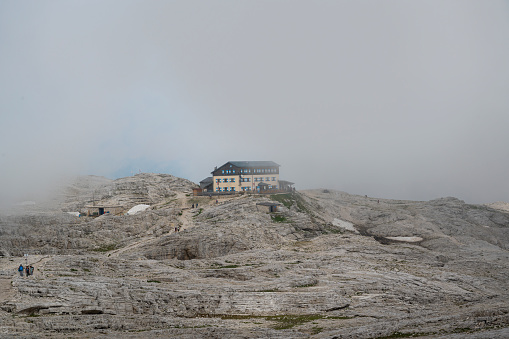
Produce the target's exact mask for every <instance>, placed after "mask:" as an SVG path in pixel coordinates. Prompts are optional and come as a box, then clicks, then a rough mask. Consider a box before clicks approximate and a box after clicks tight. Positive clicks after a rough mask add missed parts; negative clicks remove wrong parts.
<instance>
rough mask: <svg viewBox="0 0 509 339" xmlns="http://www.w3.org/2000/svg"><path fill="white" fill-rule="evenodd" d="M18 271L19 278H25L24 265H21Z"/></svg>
mask: <svg viewBox="0 0 509 339" xmlns="http://www.w3.org/2000/svg"><path fill="white" fill-rule="evenodd" d="M18 271H19V276H20V277H22V276H23V272H24V269H23V264H21V265H19V267H18Z"/></svg>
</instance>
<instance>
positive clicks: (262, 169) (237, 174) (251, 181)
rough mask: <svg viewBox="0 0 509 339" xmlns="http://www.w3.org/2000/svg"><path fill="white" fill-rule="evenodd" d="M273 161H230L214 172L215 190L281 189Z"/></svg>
mask: <svg viewBox="0 0 509 339" xmlns="http://www.w3.org/2000/svg"><path fill="white" fill-rule="evenodd" d="M279 167H280V165H278V164H276V163H275V162H273V161H229V162H227V163H226V164H224V165H223V166H221V167H219V168H216V169H215V170H214V171H213V172H212V183H213V191H214V192H232V193H233V192H263V191H270V190H278V189H279Z"/></svg>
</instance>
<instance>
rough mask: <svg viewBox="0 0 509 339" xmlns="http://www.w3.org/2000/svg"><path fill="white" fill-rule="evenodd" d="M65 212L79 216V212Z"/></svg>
mask: <svg viewBox="0 0 509 339" xmlns="http://www.w3.org/2000/svg"><path fill="white" fill-rule="evenodd" d="M67 213H69V214H70V215H74V216H75V217H79V216H80V212H67Z"/></svg>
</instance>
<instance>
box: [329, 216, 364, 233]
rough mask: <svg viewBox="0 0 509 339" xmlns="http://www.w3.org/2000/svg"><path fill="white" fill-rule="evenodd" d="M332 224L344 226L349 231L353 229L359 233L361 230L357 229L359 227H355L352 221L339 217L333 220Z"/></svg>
mask: <svg viewBox="0 0 509 339" xmlns="http://www.w3.org/2000/svg"><path fill="white" fill-rule="evenodd" d="M332 224H333V225H334V226H337V227H341V228H344V229H345V230H347V231H352V232H355V233H359V231H357V229H355V227H353V224H352V223H351V222H348V221H344V220H341V219H338V218H334V220H333V221H332Z"/></svg>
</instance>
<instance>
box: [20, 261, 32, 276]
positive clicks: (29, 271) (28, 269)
mask: <svg viewBox="0 0 509 339" xmlns="http://www.w3.org/2000/svg"><path fill="white" fill-rule="evenodd" d="M18 272H19V276H20V277H22V276H23V273H24V272H26V275H27V277H28V276H31V275H34V267H33V266H32V265H26V266H25V267H23V264H20V265H19V267H18Z"/></svg>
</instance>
